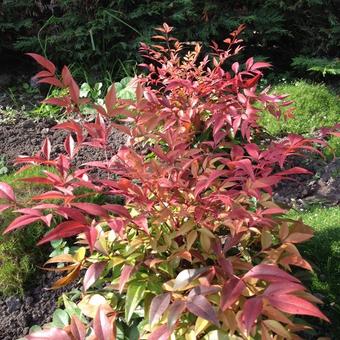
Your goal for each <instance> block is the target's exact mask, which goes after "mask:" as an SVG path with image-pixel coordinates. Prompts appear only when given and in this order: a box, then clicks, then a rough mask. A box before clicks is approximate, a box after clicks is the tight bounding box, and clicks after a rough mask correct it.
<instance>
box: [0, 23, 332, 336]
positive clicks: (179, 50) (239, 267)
mask: <svg viewBox="0 0 340 340" xmlns="http://www.w3.org/2000/svg"><path fill="white" fill-rule="evenodd" d="M243 29H244V27H243V26H240V27H239V28H238V29H237V30H236V31H234V32H233V33H232V34H231V35H230V37H228V38H226V39H225V40H224V46H223V47H219V46H218V45H217V44H215V43H213V44H212V46H211V47H212V53H211V54H206V55H201V53H200V52H201V46H200V45H199V44H196V45H195V46H194V47H193V49H192V50H190V51H187V52H185V50H184V45H183V44H182V43H181V42H179V41H178V40H177V39H176V38H174V37H172V36H171V32H172V28H171V27H169V26H168V25H166V24H164V25H163V26H162V27H160V28H158V34H157V35H156V36H155V37H154V38H155V39H156V40H158V43H157V44H155V45H151V46H149V45H146V44H142V45H141V52H142V55H143V56H144V57H145V58H146V60H147V62H146V63H145V64H143V67H144V68H145V69H147V70H148V75H147V76H142V77H140V78H139V81H138V82H137V83H136V99H121V98H118V97H117V95H116V89H115V86H112V87H111V88H110V89H109V91H108V93H107V94H106V96H105V100H104V102H105V105H99V104H93V108H94V109H95V110H96V111H97V116H96V119H95V120H94V121H91V122H86V121H84V120H82V118H83V115H82V108H83V107H84V105H86V106H88V105H89V103H90V99H89V98H81V97H80V89H79V87H78V85H77V84H76V82H75V81H74V79H73V77H72V75H71V74H70V72H69V69H68V68H67V67H64V68H63V69H62V72H61V75H60V76H59V75H57V74H56V67H55V66H54V64H53V63H51V62H50V61H48V60H47V59H45V58H43V57H41V56H39V55H37V54H30V55H31V56H32V57H33V58H34V59H35V60H36V61H37V62H38V63H39V64H40V65H42V66H43V67H44V70H43V71H41V72H39V73H38V74H37V78H38V79H39V81H40V82H44V83H48V84H52V85H54V86H56V87H58V88H66V89H67V94H66V95H65V96H64V97H60V98H49V99H47V100H46V102H47V103H48V104H53V105H56V106H60V107H63V108H64V110H65V112H66V113H67V114H72V117H74V115H75V114H77V115H78V117H77V119H70V120H68V121H67V122H64V123H61V124H59V125H57V126H56V128H59V129H64V130H66V131H69V132H70V134H69V135H68V137H67V138H66V139H65V144H64V146H65V153H61V154H59V155H58V156H56V157H55V158H53V159H52V158H51V149H52V146H51V143H50V142H49V140H48V139H46V140H45V142H44V144H43V146H42V149H41V151H40V152H39V153H38V154H36V155H34V156H21V157H19V158H18V159H17V164H25V167H27V166H28V167H29V166H31V165H32V164H33V165H34V164H39V165H45V166H46V165H48V166H49V167H52V168H54V169H55V171H54V172H50V171H45V172H44V175H43V176H34V177H31V178H27V179H26V181H27V182H31V183H38V184H46V185H48V186H49V187H50V190H47V191H46V192H44V193H40V194H38V195H35V196H33V197H32V198H31V200H30V201H28V202H27V201H26V202H22V201H20V200H18V198H17V196H16V194H15V192H14V190H13V189H12V187H11V186H9V185H8V184H7V183H5V182H3V183H0V195H1V198H2V199H3V201H4V202H3V205H2V206H1V210H3V211H5V210H7V209H9V210H11V209H14V210H15V211H16V212H18V213H19V214H20V215H19V217H17V218H16V219H14V220H13V221H12V222H11V223H10V224H9V226H8V227H7V228H6V230H5V232H6V233H8V232H12V231H14V230H18V229H21V228H23V227H25V226H27V225H29V224H31V223H33V222H37V221H39V222H42V223H44V224H46V225H47V227H49V228H50V230H49V231H48V232H47V234H46V235H45V236H44V237H43V238H42V239H41V240H40V241H39V244H45V243H48V242H50V241H56V240H59V239H61V238H69V237H76V238H77V244H78V249H77V250H76V251H75V252H74V253H73V254H72V253H71V254H59V255H57V256H55V257H53V258H52V259H50V260H48V261H47V263H46V265H47V267H48V269H49V270H56V271H65V272H66V276H65V277H63V278H62V279H59V280H58V281H57V282H56V283H55V285H54V287H55V288H58V287H61V286H63V285H66V284H68V283H69V282H71V281H73V280H75V279H77V278H78V277H79V275H80V274H81V272H82V270H83V269H85V274H84V277H83V291H82V295H81V297H80V300H79V302H77V303H75V302H72V303H71V302H70V301H69V300H67V299H64V304H65V308H66V310H67V311H68V315H69V319H66V322H63V323H62V324H61V323H58V324H52V325H47V326H46V327H45V329H43V330H41V331H38V332H34V333H32V334H30V335H29V336H27V339H38V338H41V337H44V338H51V339H56V338H58V339H73V338H75V339H85V338H89V339H90V338H94V337H96V338H98V339H105V340H107V339H115V338H119V339H127V338H128V339H132V338H141V339H150V340H153V339H168V338H170V337H172V338H175V339H196V338H202V337H204V338H205V339H211V338H223V337H227V336H233V338H235V339H243V338H249V337H250V338H262V339H271V338H273V337H274V336H275V337H276V338H278V339H279V338H290V339H299V338H300V337H299V335H298V334H299V332H301V331H304V330H306V329H308V327H309V326H307V325H306V324H305V323H304V322H303V321H301V319H300V318H296V316H297V315H307V316H312V317H317V318H320V319H322V320H324V321H325V322H328V321H329V320H328V318H327V316H325V315H324V314H323V313H322V312H321V311H320V310H319V309H318V307H317V306H316V303H320V302H321V301H320V300H319V299H318V298H316V297H314V296H312V295H311V294H310V293H309V292H308V291H307V290H306V288H305V287H304V286H303V285H302V283H301V282H300V280H299V279H298V278H297V276H294V275H293V274H292V273H290V272H291V270H292V267H298V268H301V270H311V269H312V268H311V266H310V264H309V263H308V262H307V261H306V260H304V259H303V258H302V256H301V255H300V252H299V250H298V248H297V247H296V244H298V243H301V242H304V241H306V240H308V239H310V238H311V237H312V235H313V231H312V229H311V228H310V227H308V226H307V225H305V224H304V223H303V222H302V221H296V220H293V219H290V218H288V217H287V216H285V215H284V213H285V211H284V210H283V209H282V208H280V207H279V206H277V205H276V204H275V203H273V201H272V187H273V186H274V185H275V184H277V183H278V182H280V181H281V180H282V179H286V178H287V177H289V176H291V175H293V174H304V173H306V172H307V171H306V170H304V169H302V168H299V167H295V168H291V169H285V168H284V164H285V161H286V159H287V158H288V157H289V156H291V155H296V154H299V153H301V152H302V151H304V150H308V151H309V152H316V153H318V152H319V151H318V149H317V147H318V146H322V147H323V146H325V142H323V141H322V140H319V139H315V138H314V139H306V138H303V137H300V136H298V135H289V136H287V138H285V139H282V140H280V141H277V142H272V143H271V144H270V145H262V146H258V145H257V144H255V143H254V141H255V140H257V139H258V138H256V137H257V135H261V128H260V126H259V125H258V120H259V111H260V109H259V108H258V106H259V105H260V106H263V107H265V108H266V109H268V110H269V112H271V113H272V114H273V115H274V116H276V117H278V118H279V117H280V115H281V113H282V112H284V114H285V115H286V116H287V117H289V114H290V111H289V109H288V110H284V111H282V107H287V106H288V105H289V104H290V102H287V101H285V100H284V98H285V96H283V95H271V94H269V89H268V88H267V89H265V90H263V91H261V92H260V93H259V92H257V91H256V87H257V84H258V82H259V80H260V79H261V77H262V70H263V69H266V68H268V67H269V66H270V64H268V63H266V62H255V61H254V59H253V58H249V59H248V60H247V62H246V63H245V64H239V63H238V62H233V63H232V64H231V65H228V63H229V60H230V58H232V57H235V56H236V55H237V54H238V53H239V52H240V51H241V50H242V47H241V45H240V44H241V42H242V41H241V40H240V38H239V34H240V33H241V32H242V30H243ZM112 127H115V128H117V129H120V130H122V131H123V132H125V133H126V134H127V135H128V136H129V142H128V144H127V145H126V146H124V147H121V148H120V150H119V151H118V153H117V154H116V155H115V156H113V157H112V158H110V159H109V158H107V159H106V160H104V161H97V160H93V161H90V162H87V163H86V164H84V165H83V166H82V167H81V168H75V167H74V166H73V165H72V164H73V162H74V160H75V158H76V156H77V153H78V152H79V150H80V149H81V148H82V147H84V146H91V147H93V148H102V149H104V150H109V148H110V145H109V144H108V137H109V135H110V130H111V129H112ZM327 131H328V132H329V133H333V134H337V132H336V131H335V130H331V129H330V130H327ZM325 133H326V132H325ZM277 168H279V170H277ZM274 170H275V171H274ZM79 188H83V189H84V188H85V189H86V190H85V192H84V191H82V192H81V193H80V192H79ZM98 194H99V195H100V196H104V197H105V196H106V197H107V198H108V199H110V200H111V201H110V202H108V201H106V202H105V201H104V202H101V203H98V202H97V203H93V201H92V202H91V201H89V199H90V197H91V196H95V195H98ZM112 196H113V197H115V199H116V200H117V201H116V202H114V203H112ZM118 199H120V202H119V203H120V204H118ZM53 265H57V267H54V268H53ZM51 266H52V267H51ZM132 333H133V334H134V335H133V336H132V335H131V334H132Z"/></svg>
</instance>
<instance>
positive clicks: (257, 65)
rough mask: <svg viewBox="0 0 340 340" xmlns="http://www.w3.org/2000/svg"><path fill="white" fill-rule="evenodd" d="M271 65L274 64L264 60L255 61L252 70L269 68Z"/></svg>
mask: <svg viewBox="0 0 340 340" xmlns="http://www.w3.org/2000/svg"><path fill="white" fill-rule="evenodd" d="M271 66H272V64H270V63H266V62H264V61H259V62H257V63H255V64H253V65H252V66H251V68H250V71H256V70H258V69H259V68H268V67H271Z"/></svg>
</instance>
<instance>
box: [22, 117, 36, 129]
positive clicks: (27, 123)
mask: <svg viewBox="0 0 340 340" xmlns="http://www.w3.org/2000/svg"><path fill="white" fill-rule="evenodd" d="M22 126H23V127H24V128H25V129H29V128H34V126H35V124H34V121H33V120H31V119H28V120H26V121H24V123H23V124H22Z"/></svg>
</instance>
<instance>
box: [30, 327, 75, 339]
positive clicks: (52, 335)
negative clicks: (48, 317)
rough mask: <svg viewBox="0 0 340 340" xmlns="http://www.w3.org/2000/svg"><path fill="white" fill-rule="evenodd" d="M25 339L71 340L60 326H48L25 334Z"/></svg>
mask: <svg viewBox="0 0 340 340" xmlns="http://www.w3.org/2000/svg"><path fill="white" fill-rule="evenodd" d="M25 338H26V339H27V340H51V339H52V340H71V338H70V337H69V336H68V335H67V333H66V332H65V331H64V330H63V329H60V328H48V329H43V330H41V331H37V332H34V333H32V334H29V335H26V336H25Z"/></svg>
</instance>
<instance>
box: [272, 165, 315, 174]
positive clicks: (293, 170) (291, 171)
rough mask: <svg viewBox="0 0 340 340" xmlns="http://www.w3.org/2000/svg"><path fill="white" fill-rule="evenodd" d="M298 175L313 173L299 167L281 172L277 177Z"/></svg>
mask: <svg viewBox="0 0 340 340" xmlns="http://www.w3.org/2000/svg"><path fill="white" fill-rule="evenodd" d="M297 174H312V172H310V171H308V170H306V169H304V168H300V167H298V166H296V167H294V168H291V169H288V170H284V171H280V172H278V173H277V175H279V176H286V175H297Z"/></svg>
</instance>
